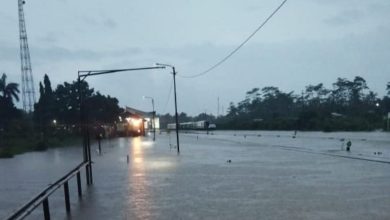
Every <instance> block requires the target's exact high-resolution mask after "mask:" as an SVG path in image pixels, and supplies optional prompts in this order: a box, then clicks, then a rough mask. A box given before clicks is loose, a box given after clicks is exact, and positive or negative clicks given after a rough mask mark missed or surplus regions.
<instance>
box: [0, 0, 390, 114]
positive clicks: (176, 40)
mask: <svg viewBox="0 0 390 220" xmlns="http://www.w3.org/2000/svg"><path fill="white" fill-rule="evenodd" d="M280 3H281V0H241V1H236V0H210V1H199V0H167V1H161V0H113V1H108V0H104V1H103V0H83V1H76V0H39V1H38V0H26V4H25V6H24V10H25V18H26V28H27V33H28V37H29V39H28V40H29V47H30V53H31V62H32V69H33V74H34V80H35V88H36V91H38V83H39V81H42V79H43V75H44V74H45V73H47V74H48V75H49V77H50V79H51V81H52V85H53V87H55V86H56V85H57V84H59V83H63V82H64V81H68V82H69V81H73V80H76V78H77V71H78V70H83V69H112V68H114V69H117V68H133V67H144V66H153V65H154V63H156V62H161V63H168V64H172V65H174V66H175V67H176V70H177V72H178V74H179V75H180V74H181V75H191V74H196V73H199V72H201V71H203V70H205V69H207V68H209V67H210V66H211V65H213V64H215V63H216V62H218V61H219V60H220V59H221V58H223V57H224V56H225V55H226V54H228V53H229V52H230V51H231V50H232V49H234V48H235V47H236V46H237V45H238V44H240V43H241V42H242V41H243V40H244V39H245V38H246V37H247V36H248V35H249V34H251V32H253V31H254V30H255V29H256V28H257V27H258V25H259V24H260V23H262V22H263V21H264V19H265V18H266V17H267V16H269V14H270V13H271V12H272V11H273V10H274V9H275V8H276V7H277V6H278V5H279V4H280ZM389 11H390V1H388V0H370V1H366V0H289V1H287V3H286V4H285V5H284V7H283V8H282V9H281V10H280V11H279V12H278V13H277V14H276V15H275V16H274V17H273V18H272V19H271V21H270V22H269V23H268V24H267V25H266V26H265V27H264V28H263V29H262V30H260V31H259V32H258V33H257V35H255V37H253V38H252V39H251V41H249V42H248V44H246V45H245V47H243V48H242V49H241V50H240V51H239V52H238V53H236V54H235V55H234V56H233V57H231V58H230V59H229V60H228V61H227V62H225V63H224V64H223V65H222V66H220V67H219V68H217V69H215V70H214V71H212V72H210V73H208V74H207V75H204V76H201V77H198V78H194V79H187V78H181V77H179V76H178V77H177V92H178V108H179V109H178V110H179V111H180V112H182V111H184V112H187V113H189V114H190V115H195V114H198V113H201V112H205V111H206V112H207V113H213V114H214V115H215V114H216V113H217V98H218V97H220V105H221V110H222V106H223V107H224V109H225V110H226V109H227V107H228V104H229V102H231V101H232V102H234V103H236V102H238V101H241V100H242V99H243V98H244V96H245V92H246V91H248V90H250V89H252V88H254V87H260V88H262V87H264V86H276V87H279V88H280V89H281V90H282V91H285V92H289V91H295V92H297V93H300V92H301V90H303V89H304V88H305V86H307V85H309V84H317V83H320V82H323V83H324V84H325V86H326V87H328V88H331V86H332V83H333V82H335V81H336V79H337V77H343V78H348V79H350V80H352V79H353V78H354V76H357V75H358V76H362V77H363V78H365V79H366V80H367V82H368V86H369V87H370V89H372V90H374V91H375V92H377V93H378V94H379V95H380V96H383V95H384V94H385V87H386V82H389V81H390V61H389V58H390V41H389V39H390V13H389ZM0 28H1V29H0V30H1V32H0V72H5V73H7V75H8V80H9V82H11V81H14V82H18V83H20V78H21V77H20V58H19V30H18V13H17V0H12V1H11V0H7V1H2V2H1V7H0ZM170 72H171V71H170V70H168V69H167V70H154V71H143V72H128V73H119V74H116V75H107V76H99V77H95V78H88V79H87V81H88V82H89V83H90V85H91V86H92V87H94V88H95V90H98V91H100V92H101V93H103V94H109V95H111V96H115V97H117V98H118V99H119V101H120V105H121V106H131V107H134V108H138V109H141V110H145V111H148V110H150V109H151V103H150V101H149V100H143V99H142V96H144V95H146V96H152V97H154V98H155V103H156V110H157V112H158V113H165V112H170V113H173V112H174V106H173V97H172V95H173V94H171V98H170V100H169V103H168V105H166V103H167V100H168V94H169V89H170V86H171V82H172V75H171V74H170ZM38 96H39V93H38V92H37V98H38ZM18 106H19V107H21V104H20V103H19V104H18Z"/></svg>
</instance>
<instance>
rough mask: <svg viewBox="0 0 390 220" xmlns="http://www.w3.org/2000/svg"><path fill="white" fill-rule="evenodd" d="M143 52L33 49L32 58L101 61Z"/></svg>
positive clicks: (57, 48) (134, 50)
mask: <svg viewBox="0 0 390 220" xmlns="http://www.w3.org/2000/svg"><path fill="white" fill-rule="evenodd" d="M141 52H142V51H141V50H140V49H138V48H127V49H123V50H119V51H115V50H114V51H94V50H86V49H80V50H70V49H65V48H62V47H50V48H33V49H31V54H32V57H34V59H35V60H40V61H46V62H49V61H50V62H51V61H53V60H55V61H83V60H84V61H91V60H96V61H99V60H101V59H103V58H106V57H111V58H112V57H120V56H123V55H128V54H132V55H134V54H139V53H141Z"/></svg>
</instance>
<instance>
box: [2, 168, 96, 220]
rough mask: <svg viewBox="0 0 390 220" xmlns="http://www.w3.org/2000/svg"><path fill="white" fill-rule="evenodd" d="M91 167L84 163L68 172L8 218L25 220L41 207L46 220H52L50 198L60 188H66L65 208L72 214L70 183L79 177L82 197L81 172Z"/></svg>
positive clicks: (78, 187)
mask: <svg viewBox="0 0 390 220" xmlns="http://www.w3.org/2000/svg"><path fill="white" fill-rule="evenodd" d="M88 165H89V162H88V161H87V162H83V163H81V164H80V165H78V166H77V167H75V168H74V169H72V170H71V171H70V172H68V173H67V174H66V175H65V176H63V177H62V178H60V179H59V180H57V181H56V182H55V183H52V184H50V186H48V187H47V188H46V189H44V190H43V191H42V192H40V193H39V194H38V195H36V196H35V197H34V198H32V199H31V200H30V201H29V202H27V203H26V204H24V205H22V206H21V207H20V208H19V209H17V210H16V211H15V212H14V213H12V214H11V215H10V216H8V217H7V219H9V220H11V219H12V220H13V219H23V218H25V217H27V216H28V215H30V214H31V213H32V212H33V211H34V210H35V209H36V208H37V207H38V206H39V205H41V204H42V206H43V214H44V218H45V219H46V220H47V219H50V208H49V196H50V195H51V194H53V193H54V192H55V191H56V190H57V189H59V188H60V187H62V186H63V187H64V197H65V208H66V212H67V213H69V212H70V201H69V184H68V181H69V180H70V179H72V178H73V177H74V176H76V177H77V191H78V196H79V197H81V196H82V188H81V175H80V171H81V169H82V168H83V167H86V166H88Z"/></svg>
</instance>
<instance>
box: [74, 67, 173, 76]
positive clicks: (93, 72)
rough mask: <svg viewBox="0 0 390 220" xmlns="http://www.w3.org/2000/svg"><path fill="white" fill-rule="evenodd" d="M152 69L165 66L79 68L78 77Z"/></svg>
mask: <svg viewBox="0 0 390 220" xmlns="http://www.w3.org/2000/svg"><path fill="white" fill-rule="evenodd" d="M152 69H165V66H153V67H140V68H130V69H114V70H79V71H78V73H79V77H84V78H86V77H88V76H96V75H102V74H108V73H117V72H127V71H137V70H152Z"/></svg>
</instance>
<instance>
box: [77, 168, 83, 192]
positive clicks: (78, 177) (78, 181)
mask: <svg viewBox="0 0 390 220" xmlns="http://www.w3.org/2000/svg"><path fill="white" fill-rule="evenodd" d="M77 191H78V193H79V197H81V196H82V193H83V192H82V190H81V177H80V170H79V172H77Z"/></svg>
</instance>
